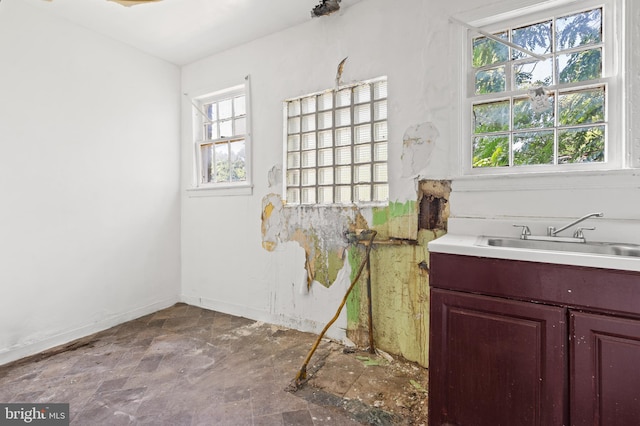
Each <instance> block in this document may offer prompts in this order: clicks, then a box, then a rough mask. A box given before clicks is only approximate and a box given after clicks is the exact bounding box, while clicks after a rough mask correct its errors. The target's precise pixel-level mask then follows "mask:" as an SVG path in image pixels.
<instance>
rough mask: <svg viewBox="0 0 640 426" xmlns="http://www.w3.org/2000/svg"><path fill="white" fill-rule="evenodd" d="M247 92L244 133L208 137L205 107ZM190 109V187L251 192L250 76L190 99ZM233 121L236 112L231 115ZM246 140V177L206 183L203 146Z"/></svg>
mask: <svg viewBox="0 0 640 426" xmlns="http://www.w3.org/2000/svg"><path fill="white" fill-rule="evenodd" d="M241 95H244V98H245V115H244V118H245V133H244V134H233V135H231V136H224V137H217V138H212V139H206V137H205V135H204V133H205V130H204V127H205V125H206V121H208V117H207V116H206V111H205V107H206V105H208V104H211V103H216V102H219V101H222V100H225V99H229V98H231V99H233V98H234V97H237V96H241ZM191 107H192V108H191V110H192V114H193V120H192V131H193V135H192V136H193V182H192V187H191V188H190V189H191V190H194V191H203V190H204V191H205V192H209V191H213V192H216V193H221V194H224V195H250V194H251V189H252V187H253V180H252V132H251V91H250V79H249V76H246V77H245V78H244V82H243V83H241V84H237V85H233V86H229V87H226V88H224V89H220V90H216V91H207V92H205V93H204V94H201V95H197V96H194V97H192V98H191ZM231 119H232V120H233V115H232V118H231ZM242 139H244V149H245V164H244V169H245V179H244V180H241V181H235V182H233V181H225V182H204V181H203V176H204V173H205V172H204V170H203V169H204V168H203V156H202V149H201V148H202V147H203V146H204V145H208V144H219V143H227V144H231V143H232V142H233V141H236V140H242Z"/></svg>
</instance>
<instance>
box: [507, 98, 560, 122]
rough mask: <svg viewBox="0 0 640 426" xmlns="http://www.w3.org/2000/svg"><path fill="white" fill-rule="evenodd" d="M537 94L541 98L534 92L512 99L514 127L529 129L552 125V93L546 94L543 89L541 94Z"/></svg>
mask: <svg viewBox="0 0 640 426" xmlns="http://www.w3.org/2000/svg"><path fill="white" fill-rule="evenodd" d="M538 96H540V97H541V98H542V99H541V100H540V99H538V98H537V96H536V95H535V92H534V93H533V94H532V96H531V97H528V98H519V99H514V100H513V128H514V129H531V128H540V127H553V126H554V124H555V123H554V120H553V111H554V108H553V103H554V96H553V94H551V95H547V94H546V93H544V91H543V94H542V95H538Z"/></svg>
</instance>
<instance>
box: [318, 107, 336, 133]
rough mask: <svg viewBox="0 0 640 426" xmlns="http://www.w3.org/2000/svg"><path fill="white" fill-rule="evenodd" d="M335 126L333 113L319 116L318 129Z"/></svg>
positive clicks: (328, 112)
mask: <svg viewBox="0 0 640 426" xmlns="http://www.w3.org/2000/svg"><path fill="white" fill-rule="evenodd" d="M331 126H333V114H332V113H331V111H327V112H323V113H321V114H318V128H319V129H328V128H330V127H331Z"/></svg>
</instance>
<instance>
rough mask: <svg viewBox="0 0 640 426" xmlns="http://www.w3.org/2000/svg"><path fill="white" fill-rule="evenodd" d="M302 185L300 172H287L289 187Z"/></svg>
mask: <svg viewBox="0 0 640 426" xmlns="http://www.w3.org/2000/svg"><path fill="white" fill-rule="evenodd" d="M299 185H300V170H291V171H288V172H287V186H299Z"/></svg>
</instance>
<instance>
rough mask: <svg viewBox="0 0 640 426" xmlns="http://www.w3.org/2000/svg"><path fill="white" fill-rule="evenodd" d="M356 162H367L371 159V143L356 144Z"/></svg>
mask: <svg viewBox="0 0 640 426" xmlns="http://www.w3.org/2000/svg"><path fill="white" fill-rule="evenodd" d="M354 153H355V154H354V155H355V159H354V163H365V162H369V161H371V145H369V144H367V145H356V147H355V148H354Z"/></svg>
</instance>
